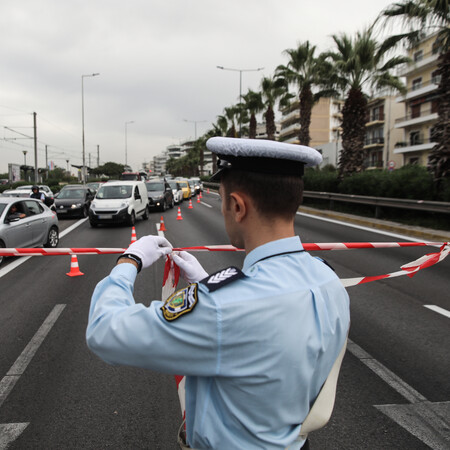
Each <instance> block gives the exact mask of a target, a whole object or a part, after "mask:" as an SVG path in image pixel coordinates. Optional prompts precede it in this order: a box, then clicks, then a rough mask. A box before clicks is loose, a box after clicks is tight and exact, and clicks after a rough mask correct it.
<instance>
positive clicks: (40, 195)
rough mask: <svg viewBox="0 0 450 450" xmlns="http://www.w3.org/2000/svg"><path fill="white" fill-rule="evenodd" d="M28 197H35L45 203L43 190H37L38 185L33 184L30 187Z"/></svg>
mask: <svg viewBox="0 0 450 450" xmlns="http://www.w3.org/2000/svg"><path fill="white" fill-rule="evenodd" d="M30 198H36V199H38V200H40V201H41V202H43V203H45V195H44V193H43V192H39V186H36V185H35V186H33V187H32V188H31V194H30Z"/></svg>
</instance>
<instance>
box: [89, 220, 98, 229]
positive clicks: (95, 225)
mask: <svg viewBox="0 0 450 450" xmlns="http://www.w3.org/2000/svg"><path fill="white" fill-rule="evenodd" d="M89 224H90V225H91V227H92V228H97V227H98V223H95V222H91V221H89Z"/></svg>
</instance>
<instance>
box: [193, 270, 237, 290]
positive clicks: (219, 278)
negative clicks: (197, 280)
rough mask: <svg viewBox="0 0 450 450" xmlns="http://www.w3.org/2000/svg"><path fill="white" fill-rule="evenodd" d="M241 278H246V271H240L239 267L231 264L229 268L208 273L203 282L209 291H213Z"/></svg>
mask: <svg viewBox="0 0 450 450" xmlns="http://www.w3.org/2000/svg"><path fill="white" fill-rule="evenodd" d="M240 278H245V274H244V272H242V271H240V270H239V269H238V268H237V267H233V266H231V267H228V268H227V269H223V270H219V271H218V272H216V273H213V274H212V275H208V276H207V277H206V278H205V279H204V280H202V281H201V283H202V284H204V285H205V286H206V287H207V288H208V290H209V292H213V291H215V290H216V289H219V288H220V287H222V286H226V285H227V284H228V283H231V282H232V281H235V280H239V279H240Z"/></svg>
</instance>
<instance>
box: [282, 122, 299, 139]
mask: <svg viewBox="0 0 450 450" xmlns="http://www.w3.org/2000/svg"><path fill="white" fill-rule="evenodd" d="M299 131H300V124H299V123H293V124H292V125H289V126H288V127H286V128H282V129H281V130H280V136H289V135H290V134H298V132H299Z"/></svg>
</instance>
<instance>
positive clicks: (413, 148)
mask: <svg viewBox="0 0 450 450" xmlns="http://www.w3.org/2000/svg"><path fill="white" fill-rule="evenodd" d="M436 144H437V142H436V139H424V138H422V136H415V137H414V139H410V140H409V142H397V143H396V144H395V149H394V154H396V155H398V154H400V153H409V152H423V151H425V150H431V149H432V148H433V147H434V146H435V145H436Z"/></svg>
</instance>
